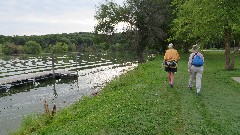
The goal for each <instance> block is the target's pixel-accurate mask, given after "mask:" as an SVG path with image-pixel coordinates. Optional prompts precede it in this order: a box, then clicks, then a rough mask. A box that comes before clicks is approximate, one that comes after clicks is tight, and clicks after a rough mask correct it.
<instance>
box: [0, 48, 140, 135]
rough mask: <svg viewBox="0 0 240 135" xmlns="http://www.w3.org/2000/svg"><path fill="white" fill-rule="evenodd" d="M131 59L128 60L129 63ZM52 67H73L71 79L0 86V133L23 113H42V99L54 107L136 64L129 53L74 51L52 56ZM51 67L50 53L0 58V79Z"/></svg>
mask: <svg viewBox="0 0 240 135" xmlns="http://www.w3.org/2000/svg"><path fill="white" fill-rule="evenodd" d="M129 63H132V64H129ZM54 65H55V70H65V71H75V72H77V73H78V75H79V77H78V78H75V79H58V80H54V79H51V80H47V81H41V82H35V83H34V84H32V85H24V86H20V87H12V88H10V89H7V90H5V89H1V90H0V135H6V134H7V133H8V132H9V131H11V130H15V129H17V128H18V127H19V125H20V123H21V121H22V119H23V117H24V116H26V115H29V114H31V113H44V100H46V101H47V102H48V104H49V108H50V110H51V108H52V107H53V105H54V104H55V105H56V106H57V111H58V110H61V109H62V108H64V107H66V106H69V105H70V104H72V103H74V102H76V101H77V100H79V99H80V98H81V97H82V96H85V95H87V96H88V95H91V94H92V93H95V92H98V91H100V90H101V88H102V87H104V85H105V84H106V82H109V81H110V80H112V79H113V78H115V77H117V76H119V75H120V74H122V73H124V72H126V71H127V70H132V69H134V68H135V67H136V66H137V62H136V59H135V58H133V57H132V56H130V55H129V53H121V54H120V53H118V54H114V53H104V54H91V53H87V54H86V53H85V54H83V53H76V54H67V55H58V56H56V55H55V56H54ZM51 70H52V55H49V54H44V55H38V56H29V55H28V56H9V57H4V58H0V71H1V72H0V79H7V78H9V77H13V76H16V75H28V74H29V73H38V72H39V73H40V72H43V71H51Z"/></svg>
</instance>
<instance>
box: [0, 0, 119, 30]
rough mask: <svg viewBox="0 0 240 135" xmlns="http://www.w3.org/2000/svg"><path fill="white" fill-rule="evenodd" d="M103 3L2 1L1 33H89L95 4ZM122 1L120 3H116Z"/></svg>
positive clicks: (93, 0) (81, 0)
mask: <svg viewBox="0 0 240 135" xmlns="http://www.w3.org/2000/svg"><path fill="white" fill-rule="evenodd" d="M104 1H105V0H21V1H20V0H6V1H1V8H0V16H1V17H0V25H1V27H0V34H2V35H32V34H49V33H70V32H80V31H85V32H92V31H93V30H94V26H95V24H96V21H94V14H95V12H96V11H95V10H96V5H99V4H100V3H104ZM118 1H122V0H118Z"/></svg>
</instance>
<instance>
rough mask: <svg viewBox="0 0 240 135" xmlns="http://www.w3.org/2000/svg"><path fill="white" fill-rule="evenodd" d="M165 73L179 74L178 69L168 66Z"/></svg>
mask: <svg viewBox="0 0 240 135" xmlns="http://www.w3.org/2000/svg"><path fill="white" fill-rule="evenodd" d="M165 71H166V72H173V73H174V72H177V67H175V68H171V67H169V66H167V67H165Z"/></svg>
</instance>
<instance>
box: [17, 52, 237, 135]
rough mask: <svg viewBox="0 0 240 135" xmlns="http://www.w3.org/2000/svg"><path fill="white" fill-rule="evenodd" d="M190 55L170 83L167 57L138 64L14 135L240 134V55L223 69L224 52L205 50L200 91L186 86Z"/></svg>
mask: <svg viewBox="0 0 240 135" xmlns="http://www.w3.org/2000/svg"><path fill="white" fill-rule="evenodd" d="M188 56H189V54H181V60H180V62H179V67H178V72H177V73H176V74H175V84H174V87H173V88H170V87H169V86H168V83H167V73H166V72H165V71H164V70H163V69H162V68H161V62H162V57H163V56H158V57H157V58H156V59H154V60H153V61H149V62H147V63H144V64H141V65H139V66H138V67H137V68H136V69H135V70H134V71H130V72H129V73H127V74H125V75H122V76H121V77H119V78H116V79H115V80H113V81H112V82H111V83H109V84H108V85H107V86H106V87H105V88H104V89H103V90H102V92H100V93H99V94H98V95H96V96H91V97H84V98H83V99H81V100H80V101H79V102H77V103H76V104H74V105H72V106H71V107H69V108H66V109H63V110H61V111H59V112H58V113H57V115H55V116H54V117H46V116H44V115H43V116H40V117H38V118H35V117H37V116H38V115H31V116H29V117H28V118H26V120H25V122H24V123H23V125H22V126H21V128H20V129H19V131H18V132H16V133H15V134H30V133H32V134H48V135H49V134H56V135H62V134H80V135H83V134H113V135H115V134H131V135H133V134H143V135H148V134H149V135H155V134H160V135H161V134H217V135H219V134H240V84H239V83H237V82H235V81H234V80H232V79H231V77H236V76H239V77H240V59H239V58H238V60H237V62H236V67H235V68H236V69H235V70H233V71H225V70H224V63H225V62H224V61H225V60H224V54H223V52H204V57H205V68H204V74H203V79H202V91H201V96H199V97H198V96H197V94H196V89H195V88H194V89H193V90H189V89H188V88H187V85H188V79H189V73H188V72H187V61H188Z"/></svg>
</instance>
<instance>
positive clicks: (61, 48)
mask: <svg viewBox="0 0 240 135" xmlns="http://www.w3.org/2000/svg"><path fill="white" fill-rule="evenodd" d="M52 51H53V53H64V52H67V51H68V45H67V44H66V43H62V42H57V43H56V44H55V45H54V46H53V48H52Z"/></svg>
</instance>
